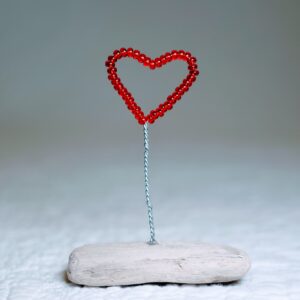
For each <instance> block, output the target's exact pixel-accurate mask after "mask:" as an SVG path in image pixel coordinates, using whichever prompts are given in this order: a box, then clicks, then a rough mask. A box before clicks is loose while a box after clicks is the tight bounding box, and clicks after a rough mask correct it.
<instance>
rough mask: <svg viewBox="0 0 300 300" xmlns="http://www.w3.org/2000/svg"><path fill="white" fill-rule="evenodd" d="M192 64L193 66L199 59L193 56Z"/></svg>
mask: <svg viewBox="0 0 300 300" xmlns="http://www.w3.org/2000/svg"><path fill="white" fill-rule="evenodd" d="M190 62H191V63H192V64H195V63H196V62H197V58H196V57H193V56H192V57H191V59H190Z"/></svg>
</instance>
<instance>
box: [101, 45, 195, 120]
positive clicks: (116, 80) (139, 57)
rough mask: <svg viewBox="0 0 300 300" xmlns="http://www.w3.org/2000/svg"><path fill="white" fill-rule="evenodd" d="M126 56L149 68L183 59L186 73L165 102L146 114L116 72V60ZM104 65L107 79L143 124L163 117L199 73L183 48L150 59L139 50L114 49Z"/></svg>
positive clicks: (193, 59)
mask: <svg viewBox="0 0 300 300" xmlns="http://www.w3.org/2000/svg"><path fill="white" fill-rule="evenodd" d="M126 57H129V58H132V59H135V60H136V61H138V62H139V63H141V64H143V65H144V66H145V67H148V68H150V69H151V70H155V69H156V68H161V67H162V66H164V65H166V64H167V63H169V62H171V61H174V60H183V61H185V62H186V63H187V66H188V74H187V76H186V77H185V78H184V79H183V81H182V82H181V83H180V84H179V86H177V87H176V88H175V90H174V92H173V93H172V94H170V95H169V96H168V97H167V99H166V100H165V102H163V103H162V104H159V106H158V107H157V108H155V109H153V110H151V111H150V113H149V114H148V115H145V114H144V112H143V111H142V109H141V107H140V106H139V105H138V104H137V103H136V102H135V100H134V97H133V96H132V94H131V93H130V92H129V91H128V90H127V88H126V87H125V86H124V85H123V83H122V81H121V79H120V77H119V76H118V73H117V68H116V62H117V61H118V60H120V59H122V58H126ZM105 66H106V67H107V73H108V79H109V80H110V81H111V84H112V85H113V87H114V89H115V90H116V91H117V92H118V94H119V95H120V96H121V97H122V99H123V100H124V102H125V104H126V106H127V108H128V109H129V110H130V111H131V112H132V114H133V115H134V117H135V118H136V120H137V121H138V123H139V124H141V125H144V124H145V123H147V122H149V123H151V124H153V123H154V122H155V121H156V120H157V119H158V118H159V117H163V116H164V114H165V113H166V112H167V111H168V110H171V109H172V108H173V106H174V104H175V103H176V102H177V101H179V100H180V99H181V98H182V96H183V95H184V94H185V93H186V92H187V91H188V90H189V88H190V87H191V86H192V85H193V83H194V82H195V80H196V77H197V76H198V75H199V70H198V66H197V59H196V58H195V57H193V56H192V55H191V53H190V52H186V51H184V50H172V51H171V52H167V53H165V54H163V55H161V56H159V57H157V58H154V59H151V58H150V57H148V56H146V55H145V54H143V53H141V52H140V51H139V50H134V49H132V48H127V49H125V48H121V49H119V50H115V51H114V52H113V54H112V55H110V56H109V57H108V59H107V61H106V62H105Z"/></svg>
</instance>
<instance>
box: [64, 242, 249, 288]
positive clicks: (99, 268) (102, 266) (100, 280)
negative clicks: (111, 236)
mask: <svg viewBox="0 0 300 300" xmlns="http://www.w3.org/2000/svg"><path fill="white" fill-rule="evenodd" d="M249 268H250V259H249V257H248V255H247V254H246V253H245V252H243V251H241V250H238V249H235V248H231V247H227V246H217V245H211V244H205V243H159V244H157V245H149V244H147V243H120V244H99V245H86V246H82V247H79V248H77V249H75V250H74V251H73V252H72V253H71V255H70V258H69V265H68V271H67V275H68V278H69V280H70V281H72V282H74V283H76V284H80V285H87V286H116V285H117V286H119V285H132V284H142V283H151V282H152V283H154V282H157V283H158V282H160V283H162V282H164V283H167V282H168V283H187V284H203V283H217V282H231V281H236V280H239V279H241V278H242V277H243V276H244V275H245V274H246V273H247V271H248V270H249Z"/></svg>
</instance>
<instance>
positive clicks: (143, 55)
mask: <svg viewBox="0 0 300 300" xmlns="http://www.w3.org/2000/svg"><path fill="white" fill-rule="evenodd" d="M145 58H146V55H145V54H141V55H140V56H139V59H138V61H139V62H140V63H142V62H143V61H144V60H145Z"/></svg>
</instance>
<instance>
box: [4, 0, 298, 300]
mask: <svg viewBox="0 0 300 300" xmlns="http://www.w3.org/2000/svg"><path fill="white" fill-rule="evenodd" d="M299 9H300V2H299V1H291V0H290V1H276V0H274V1H254V0H253V1H243V0H241V1H221V0H220V1H151V2H150V1H0V140H1V150H0V205H1V209H0V233H1V237H2V242H1V244H0V257H2V258H4V259H1V260H0V299H5V300H7V299H13V300H16V299H22V300H24V299H31V300H35V299H51V300H52V299H64V300H66V299H72V300H76V299H80V300H81V299H86V298H89V297H90V298H92V297H99V299H102V298H105V299H106V298H109V299H114V298H115V299H140V298H141V296H142V297H143V299H159V298H161V299H187V298H189V299H206V300H209V299H216V298H218V299H224V300H225V299H231V300H235V299H241V298H243V299H251V300H253V299H266V296H270V295H271V296H272V299H280V300H285V299H289V300H290V299H299V295H300V290H299V287H298V286H299V281H300V269H299V266H300V260H299V247H300V244H299V243H300V242H299V238H298V237H299V235H300V232H299V228H300V226H299V219H300V215H299V195H300V190H299V186H300V185H299V167H300V160H299V157H300V156H299V154H300V142H299V141H300V139H299V138H300V133H299V132H300V118H299V112H300V100H299V84H300V82H299V78H300V74H299V69H300V68H299V67H300V59H299V53H300V38H299V36H300V32H299V31H300V19H299V11H300V10H299ZM120 47H133V48H137V49H140V50H141V51H143V52H145V53H146V54H148V55H150V56H152V57H155V56H158V55H160V54H161V53H164V52H166V51H169V50H171V49H185V50H189V51H191V52H192V53H193V54H194V55H195V56H196V57H197V58H198V61H199V63H198V64H199V68H200V70H201V75H200V76H199V77H198V78H199V79H198V81H197V82H196V83H195V85H193V87H192V88H191V89H190V91H189V93H187V94H186V95H185V96H184V97H183V99H182V101H181V102H179V103H177V104H176V106H175V107H174V109H173V110H172V111H170V112H168V113H167V114H166V115H165V117H164V118H163V119H159V120H157V122H156V123H155V124H154V125H152V126H151V127H150V147H151V153H150V172H151V173H150V176H151V177H150V180H151V193H152V200H153V205H154V218H155V224H156V227H157V237H158V240H159V241H160V240H171V241H172V240H181V241H182V240H196V241H199V240H201V241H208V242H213V243H223V244H229V245H232V246H236V247H239V248H242V249H244V250H246V251H247V252H248V253H249V255H250V256H251V258H252V262H253V264H252V269H251V271H250V273H249V274H248V275H247V276H246V277H245V279H244V280H243V281H242V282H240V283H238V284H236V285H227V286H201V287H197V286H191V287H189V286H177V285H167V286H162V287H161V286H157V285H146V286H137V287H134V288H124V289H122V288H111V289H81V288H79V287H75V286H73V285H71V284H70V283H68V282H67V281H66V280H65V277H64V274H65V269H66V263H67V257H68V255H69V253H70V251H71V250H72V249H73V248H74V247H77V246H80V245H82V244H85V243H95V242H99V241H100V242H120V241H121V242H128V241H136V240H138V241H143V240H147V238H148V227H147V219H146V211H145V204H144V191H143V165H142V164H143V136H142V127H141V126H140V125H138V124H137V123H136V121H135V119H134V118H133V116H132V115H131V114H130V113H129V112H128V111H127V109H126V107H125V105H124V103H123V102H122V100H121V99H120V98H119V96H118V95H117V93H116V92H115V91H114V90H113V89H112V87H111V85H110V83H109V81H108V80H107V78H106V69H105V66H104V62H105V60H106V58H107V56H108V55H110V53H111V52H112V51H113V50H114V49H116V48H120ZM119 66H120V68H119V70H120V75H121V76H122V79H123V80H124V82H125V83H126V85H127V86H128V88H129V89H130V90H131V91H132V93H133V94H134V95H135V96H136V100H137V102H139V103H140V104H141V106H142V107H143V108H145V111H149V110H150V109H151V108H152V107H155V106H156V105H157V104H158V103H160V102H161V101H162V100H163V99H165V97H166V96H167V95H168V94H169V93H170V91H172V89H173V88H174V87H175V86H176V85H177V84H178V83H179V81H180V79H181V78H182V76H184V74H185V66H184V64H183V63H182V62H174V63H172V64H169V65H167V66H166V67H164V68H163V69H160V70H157V71H154V72H152V71H149V70H147V69H145V68H143V67H141V66H140V65H139V64H137V63H135V62H131V61H123V62H120V63H119Z"/></svg>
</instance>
